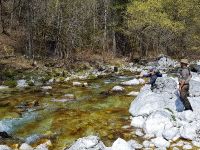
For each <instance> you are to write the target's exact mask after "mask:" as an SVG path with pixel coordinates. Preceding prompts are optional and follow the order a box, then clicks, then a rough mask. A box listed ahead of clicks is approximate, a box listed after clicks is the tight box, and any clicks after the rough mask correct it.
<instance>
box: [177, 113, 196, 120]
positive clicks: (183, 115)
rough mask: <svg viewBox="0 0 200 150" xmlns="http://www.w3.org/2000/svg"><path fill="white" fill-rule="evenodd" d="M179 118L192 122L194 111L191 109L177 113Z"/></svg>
mask: <svg viewBox="0 0 200 150" xmlns="http://www.w3.org/2000/svg"><path fill="white" fill-rule="evenodd" d="M179 118H180V119H181V120H183V121H187V122H192V121H194V120H195V118H196V116H195V113H194V112H192V111H191V110H187V111H184V112H181V113H179Z"/></svg>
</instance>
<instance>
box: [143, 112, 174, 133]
mask: <svg viewBox="0 0 200 150" xmlns="http://www.w3.org/2000/svg"><path fill="white" fill-rule="evenodd" d="M167 124H171V115H170V114H168V113H167V112H165V111H156V112H154V113H152V114H151V115H150V116H149V117H148V118H147V120H146V122H145V124H144V131H145V133H147V134H154V135H156V136H162V133H163V131H164V129H165V126H166V125H167Z"/></svg>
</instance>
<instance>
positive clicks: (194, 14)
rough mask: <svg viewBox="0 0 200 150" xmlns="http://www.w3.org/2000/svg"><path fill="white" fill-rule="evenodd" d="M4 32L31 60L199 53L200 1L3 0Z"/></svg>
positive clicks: (0, 2) (1, 14)
mask: <svg viewBox="0 0 200 150" xmlns="http://www.w3.org/2000/svg"><path fill="white" fill-rule="evenodd" d="M0 16H1V18H0V19H1V32H2V34H7V35H8V36H9V35H11V34H12V33H13V32H15V31H20V32H21V34H22V39H23V40H24V45H23V49H24V53H25V54H26V55H27V56H29V57H30V58H34V57H38V56H41V57H53V56H56V57H59V58H68V59H69V60H71V61H73V59H74V58H75V57H76V53H78V52H80V51H82V50H91V51H93V52H94V53H100V54H101V52H102V51H106V52H108V53H113V54H115V55H126V56H131V57H141V56H148V55H149V54H155V55H157V54H160V53H163V54H174V53H177V52H181V53H185V52H186V51H187V50H198V49H199V48H200V2H199V0H185V1H182V0H84V1H83V0H0Z"/></svg>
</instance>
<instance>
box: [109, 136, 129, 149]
mask: <svg viewBox="0 0 200 150" xmlns="http://www.w3.org/2000/svg"><path fill="white" fill-rule="evenodd" d="M111 150H133V149H132V148H131V146H130V145H129V144H128V143H127V142H126V141H125V140H123V139H121V138H118V139H117V140H116V141H115V142H114V143H113V145H112V148H111Z"/></svg>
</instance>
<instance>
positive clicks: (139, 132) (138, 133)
mask: <svg viewBox="0 0 200 150" xmlns="http://www.w3.org/2000/svg"><path fill="white" fill-rule="evenodd" d="M135 135H137V136H140V137H141V136H144V133H143V132H142V130H141V129H136V131H135Z"/></svg>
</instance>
